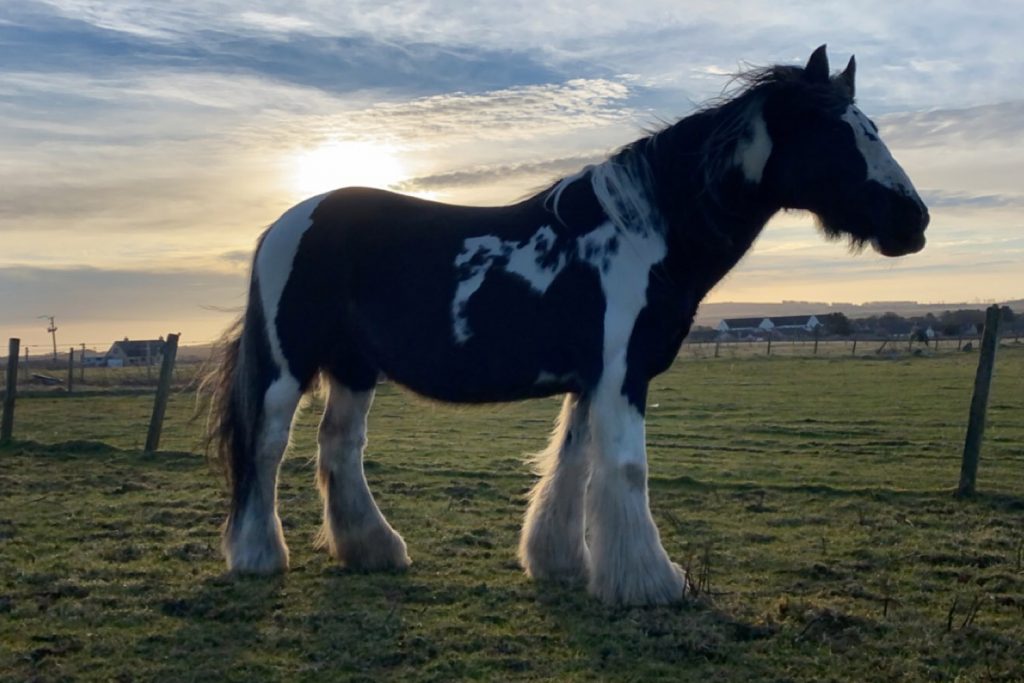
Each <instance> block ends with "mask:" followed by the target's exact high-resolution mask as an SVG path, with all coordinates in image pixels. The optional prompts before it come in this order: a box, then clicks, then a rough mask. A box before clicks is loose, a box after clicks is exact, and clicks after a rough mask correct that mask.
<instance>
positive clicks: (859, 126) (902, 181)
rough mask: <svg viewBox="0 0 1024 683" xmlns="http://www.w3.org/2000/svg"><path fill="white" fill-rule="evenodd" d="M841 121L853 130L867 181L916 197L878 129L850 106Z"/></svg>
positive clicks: (858, 110)
mask: <svg viewBox="0 0 1024 683" xmlns="http://www.w3.org/2000/svg"><path fill="white" fill-rule="evenodd" d="M842 119H843V121H846V123H848V124H849V126H850V128H852V129H853V136H854V139H855V140H856V141H857V149H858V150H860V153H861V156H863V157H864V162H865V163H866V164H867V167H868V180H874V181H875V182H877V183H878V184H880V185H882V186H883V187H887V188H889V189H890V190H894V191H896V192H899V193H901V194H903V195H906V196H907V197H916V196H917V192H915V191H914V186H913V184H912V183H911V182H910V178H908V177H907V174H906V172H905V171H904V170H903V169H902V168H901V167H900V165H899V164H898V163H897V162H896V160H895V159H893V158H892V153H891V152H890V151H889V148H888V147H886V146H885V143H884V142H882V139H881V138H880V137H878V129H877V128H875V126H874V124H872V123H871V120H870V119H868V117H867V116H865V115H864V113H863V112H862V111H861V110H860V109H858V108H857V107H856V106H854V105H852V104H851V105H850V106H849V107H847V109H846V112H845V113H844V114H843V116H842Z"/></svg>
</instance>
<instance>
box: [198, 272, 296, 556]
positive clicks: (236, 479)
mask: <svg viewBox="0 0 1024 683" xmlns="http://www.w3.org/2000/svg"><path fill="white" fill-rule="evenodd" d="M267 334H268V332H267V326H266V318H265V316H264V313H263V304H262V300H261V297H260V290H259V282H258V280H257V278H256V275H255V272H254V273H253V276H252V279H251V284H250V287H249V301H248V304H247V306H246V310H245V313H244V314H242V316H241V317H240V318H238V320H236V321H235V322H234V324H233V325H232V326H231V327H230V328H228V330H227V331H226V332H225V333H224V336H223V337H222V338H221V340H220V342H219V343H218V345H217V348H216V349H215V352H214V356H213V359H212V368H211V370H210V372H208V373H207V375H206V376H205V378H204V380H203V382H202V384H201V386H200V394H201V396H203V398H204V399H205V400H206V401H207V402H208V413H207V422H206V452H207V454H209V455H212V456H213V458H214V459H215V460H217V461H219V463H220V465H221V466H222V468H223V470H224V476H225V479H226V481H227V484H228V488H229V490H230V491H231V513H230V514H229V515H228V519H227V522H226V523H225V528H224V532H225V538H228V537H229V536H231V534H232V527H233V526H234V524H235V522H236V517H237V514H238V513H239V512H240V511H241V510H243V509H245V504H246V501H247V498H248V497H249V495H250V494H251V493H252V491H253V484H254V482H255V478H256V471H255V468H256V449H257V447H258V443H257V440H258V439H259V436H260V433H261V428H262V423H263V418H264V415H263V410H264V407H263V404H264V396H265V395H266V392H267V388H268V387H269V386H270V385H271V383H272V382H273V380H274V379H275V377H276V376H277V375H278V374H279V369H278V367H277V364H276V363H275V362H274V360H273V357H272V355H271V352H270V344H269V340H268V336H267Z"/></svg>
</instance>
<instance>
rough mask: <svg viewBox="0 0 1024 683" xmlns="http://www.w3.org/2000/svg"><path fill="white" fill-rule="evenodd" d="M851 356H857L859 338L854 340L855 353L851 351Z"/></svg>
mask: <svg viewBox="0 0 1024 683" xmlns="http://www.w3.org/2000/svg"><path fill="white" fill-rule="evenodd" d="M850 355H851V356H856V355H857V338H856V337H854V338H853V351H850Z"/></svg>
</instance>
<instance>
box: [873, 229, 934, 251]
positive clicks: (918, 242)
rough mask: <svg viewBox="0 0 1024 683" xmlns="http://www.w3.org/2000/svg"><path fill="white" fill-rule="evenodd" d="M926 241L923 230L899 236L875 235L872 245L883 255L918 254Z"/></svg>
mask: <svg viewBox="0 0 1024 683" xmlns="http://www.w3.org/2000/svg"><path fill="white" fill-rule="evenodd" d="M925 241H926V239H925V236H924V232H923V231H922V232H919V233H914V234H912V235H901V236H899V237H892V236H886V237H881V236H879V237H875V238H873V239H872V240H871V246H872V248H874V250H875V251H877V252H878V253H879V254H881V255H882V256H891V257H896V256H907V255H908V254H916V253H917V252H919V251H921V250H922V249H924V245H925Z"/></svg>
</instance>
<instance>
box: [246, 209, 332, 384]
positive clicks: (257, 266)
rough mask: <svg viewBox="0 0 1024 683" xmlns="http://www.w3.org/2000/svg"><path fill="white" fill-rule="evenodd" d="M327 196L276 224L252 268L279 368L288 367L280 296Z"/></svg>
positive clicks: (261, 247)
mask: <svg viewBox="0 0 1024 683" xmlns="http://www.w3.org/2000/svg"><path fill="white" fill-rule="evenodd" d="M326 196H327V194H320V195H317V196H315V197H310V198H309V199H306V200H304V201H302V202H299V203H298V204H296V205H295V206H293V207H292V208H290V209H288V210H287V211H285V212H284V214H282V215H281V217H280V218H278V219H277V220H276V221H274V223H273V225H271V226H270V230H268V231H267V235H266V237H264V238H263V243H262V244H261V245H260V249H259V252H258V253H257V254H256V260H255V263H254V264H253V270H254V273H255V275H256V278H257V279H258V280H259V284H260V299H261V301H260V303H261V304H262V305H263V315H264V318H265V319H266V323H267V336H268V337H269V338H270V353H271V355H272V356H273V358H274V360H275V361H276V362H277V364H278V365H279V366H280V367H283V368H286V367H288V365H287V362H286V360H285V358H284V354H283V353H282V351H281V341H280V339H278V336H277V326H276V325H275V324H274V322H275V320H276V319H277V308H278V305H279V304H280V303H281V294H282V293H284V287H285V284H287V282H288V277H289V276H290V275H291V272H292V262H294V261H295V254H296V253H298V251H299V242H300V241H301V240H302V236H303V235H304V234H305V233H306V230H308V229H309V227H310V226H311V225H313V221H312V218H311V216H312V215H313V211H315V210H316V207H318V206H319V205H320V202H322V201H323V199H324V197H326Z"/></svg>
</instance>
